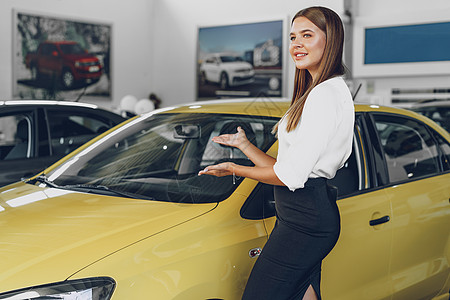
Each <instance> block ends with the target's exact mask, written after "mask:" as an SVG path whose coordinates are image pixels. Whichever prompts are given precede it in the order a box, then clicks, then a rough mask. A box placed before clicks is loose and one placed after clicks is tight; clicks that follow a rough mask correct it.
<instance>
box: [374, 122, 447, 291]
mask: <svg viewBox="0 0 450 300" xmlns="http://www.w3.org/2000/svg"><path fill="white" fill-rule="evenodd" d="M372 117H373V122H374V124H375V127H376V129H377V131H378V134H379V137H380V142H381V144H382V148H383V156H384V159H385V162H386V168H387V171H388V175H389V184H388V185H387V186H386V188H385V190H386V193H387V195H388V198H389V199H390V201H391V204H392V211H393V212H392V218H391V222H392V227H393V247H392V260H391V266H390V278H391V281H392V283H393V298H392V299H431V298H432V297H434V296H436V295H437V294H438V293H439V291H440V290H441V289H442V288H443V286H444V284H445V282H446V280H447V278H448V276H449V267H448V265H449V262H448V254H449V253H448V245H449V235H450V219H449V215H450V205H449V197H450V174H449V172H448V171H446V172H444V171H443V169H442V163H441V161H443V160H442V159H441V156H442V155H443V153H442V151H441V149H440V148H439V147H438V145H437V143H436V139H435V138H433V136H432V134H430V133H431V131H430V129H429V128H428V126H427V125H425V124H423V123H421V122H419V121H417V120H415V119H412V118H407V117H401V116H396V115H387V114H373V115H372ZM436 134H437V133H436ZM442 140H443V139H442ZM444 145H446V147H447V149H448V148H449V146H448V142H446V143H445V144H444Z"/></svg>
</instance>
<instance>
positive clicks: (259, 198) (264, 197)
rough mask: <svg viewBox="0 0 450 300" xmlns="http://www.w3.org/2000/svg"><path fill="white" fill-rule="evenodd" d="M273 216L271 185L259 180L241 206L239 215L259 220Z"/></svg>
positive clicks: (273, 206)
mask: <svg viewBox="0 0 450 300" xmlns="http://www.w3.org/2000/svg"><path fill="white" fill-rule="evenodd" d="M273 216H275V199H274V195H273V185H269V184H265V183H261V182H259V183H258V184H257V185H256V187H255V188H254V189H253V191H252V193H251V194H250V196H248V198H247V200H246V201H245V203H244V205H242V208H241V217H242V218H244V219H249V220H260V219H265V218H270V217H273Z"/></svg>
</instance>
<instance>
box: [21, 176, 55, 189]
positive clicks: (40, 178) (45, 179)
mask: <svg viewBox="0 0 450 300" xmlns="http://www.w3.org/2000/svg"><path fill="white" fill-rule="evenodd" d="M24 182H25V183H31V184H35V183H36V182H40V183H45V184H46V185H47V186H49V187H52V188H60V186H59V185H57V184H56V183H54V182H53V181H50V180H48V177H47V176H45V175H39V176H38V177H36V178H34V179H30V180H26V181H24Z"/></svg>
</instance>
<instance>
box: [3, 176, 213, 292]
mask: <svg viewBox="0 0 450 300" xmlns="http://www.w3.org/2000/svg"><path fill="white" fill-rule="evenodd" d="M58 202H59V203H64V205H58ZM0 207H2V208H3V209H4V210H2V211H1V212H0V236H1V241H0V245H1V246H0V257H2V258H3V259H2V263H1V266H2V268H1V270H2V271H1V272H0V291H5V290H12V289H18V288H21V287H24V286H25V287H26V286H33V285H37V284H42V283H47V282H51V281H61V280H65V279H66V278H68V277H69V276H70V275H71V274H73V273H76V272H77V271H79V269H80V267H85V266H87V265H88V264H90V263H93V262H95V261H97V260H100V259H102V258H103V257H105V256H108V255H110V254H111V253H114V252H116V251H119V250H120V249H122V248H125V247H127V246H129V245H130V244H133V243H136V242H138V241H140V240H144V239H146V238H149V237H151V236H153V235H155V234H158V233H160V232H163V231H165V230H168V229H170V228H172V227H174V226H177V225H179V224H181V223H183V222H186V221H188V220H190V219H193V218H195V217H198V216H199V215H202V214H204V213H206V212H208V211H210V210H212V209H214V208H215V207H216V204H215V203H212V204H198V205H187V204H176V203H165V202H154V201H145V200H133V201H130V199H127V198H120V197H109V196H101V195H94V194H86V193H79V192H71V191H65V190H59V189H52V188H41V187H37V186H34V185H30V184H25V183H17V184H14V185H10V186H7V189H2V190H0ZM58 266H61V267H58ZM47 270H49V271H47ZM38 274H39V275H38ZM43 278H45V279H43ZM42 280H45V281H44V282H42Z"/></svg>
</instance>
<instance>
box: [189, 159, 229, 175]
mask: <svg viewBox="0 0 450 300" xmlns="http://www.w3.org/2000/svg"><path fill="white" fill-rule="evenodd" d="M234 166H235V164H234V163H231V162H225V163H221V164H218V165H212V166H208V167H206V168H204V169H203V170H201V171H200V172H198V175H199V176H200V175H213V176H217V177H223V176H228V175H233V168H234Z"/></svg>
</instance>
